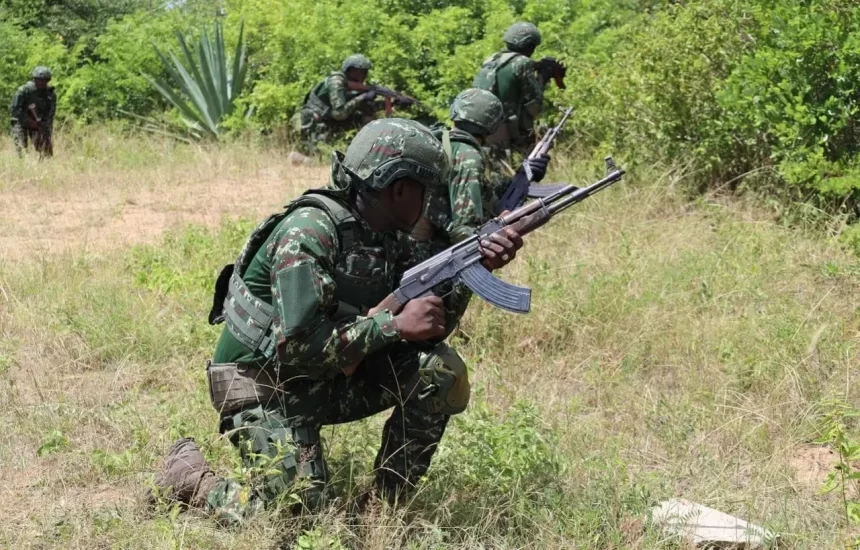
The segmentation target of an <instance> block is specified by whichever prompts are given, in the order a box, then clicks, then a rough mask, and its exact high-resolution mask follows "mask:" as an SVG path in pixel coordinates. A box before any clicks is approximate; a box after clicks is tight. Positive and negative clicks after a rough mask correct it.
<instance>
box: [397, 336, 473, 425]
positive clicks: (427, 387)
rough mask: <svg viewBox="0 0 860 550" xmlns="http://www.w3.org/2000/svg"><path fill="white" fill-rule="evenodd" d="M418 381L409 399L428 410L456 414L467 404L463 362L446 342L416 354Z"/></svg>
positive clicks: (467, 389)
mask: <svg viewBox="0 0 860 550" xmlns="http://www.w3.org/2000/svg"><path fill="white" fill-rule="evenodd" d="M418 361H419V367H418V373H417V378H418V380H417V384H416V387H415V390H414V393H413V397H412V398H411V399H410V401H413V402H415V403H416V404H418V405H419V406H420V407H421V408H422V409H425V410H427V411H428V412H431V413H441V414H446V415H452V414H459V413H461V412H463V411H465V410H466V406H468V404H469V395H470V393H471V386H470V385H469V372H468V370H467V368H466V363H465V362H464V361H463V359H462V358H461V357H460V356H459V355H458V354H457V352H456V351H455V350H454V348H452V347H450V346H448V345H447V344H445V343H442V344H439V345H438V346H436V347H435V348H433V349H432V350H431V351H429V352H426V351H422V352H421V353H420V354H419V358H418Z"/></svg>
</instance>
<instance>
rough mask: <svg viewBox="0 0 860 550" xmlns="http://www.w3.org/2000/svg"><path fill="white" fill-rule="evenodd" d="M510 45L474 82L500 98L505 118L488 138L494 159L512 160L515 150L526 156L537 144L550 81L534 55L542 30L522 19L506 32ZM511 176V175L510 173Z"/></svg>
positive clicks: (488, 62) (488, 61)
mask: <svg viewBox="0 0 860 550" xmlns="http://www.w3.org/2000/svg"><path fill="white" fill-rule="evenodd" d="M502 39H503V40H504V42H505V45H506V48H505V49H504V50H502V51H500V52H496V53H494V54H493V55H491V56H490V57H488V58H487V59H486V60H484V63H483V64H482V65H481V69H480V70H479V71H478V74H477V76H476V77H475V80H474V82H473V86H474V87H475V88H480V89H482V90H487V91H489V92H492V93H493V95H495V96H496V97H498V98H499V100H500V101H501V102H502V106H503V107H504V121H503V123H502V124H501V125H500V126H499V128H498V130H497V131H496V132H494V133H493V135H491V136H488V137H487V145H488V146H489V147H490V149H491V151H492V153H493V157H494V159H497V160H505V161H506V162H507V163H508V164H510V163H511V153H518V154H521V155H523V156H525V154H527V153H528V150H529V148H530V147H531V146H532V145H534V143H535V141H536V140H535V136H534V126H535V119H537V117H538V116H539V115H540V113H541V110H542V109H543V103H544V98H543V93H544V88H545V86H546V81H545V80H544V79H542V78H540V77H539V74H538V65H537V64H536V63H535V62H534V61H532V59H531V57H532V55H533V54H534V51H535V49H536V48H537V47H538V46H539V45H540V43H541V35H540V31H539V30H538V29H537V27H535V26H534V25H533V24H531V23H524V22H518V23H514V24H513V25H511V26H510V27H509V28H508V29H507V30H506V31H505V33H504V35H502ZM509 175H510V174H509Z"/></svg>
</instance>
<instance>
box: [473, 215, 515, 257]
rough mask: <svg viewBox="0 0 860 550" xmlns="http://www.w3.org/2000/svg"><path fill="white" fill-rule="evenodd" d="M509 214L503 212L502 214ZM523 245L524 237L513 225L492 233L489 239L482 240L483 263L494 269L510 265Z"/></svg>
mask: <svg viewBox="0 0 860 550" xmlns="http://www.w3.org/2000/svg"><path fill="white" fill-rule="evenodd" d="M505 214H507V211H506V212H503V213H502V215H505ZM522 247H523V238H522V237H521V236H520V234H519V233H517V231H516V230H515V229H514V228H512V227H505V228H504V229H503V230H502V231H500V232H498V233H493V234H492V235H490V237H489V239H484V240H482V241H481V254H483V256H484V259H483V260H482V261H481V263H482V264H483V265H484V267H486V268H487V269H489V270H490V271H494V270H496V269H500V268H502V267H504V266H506V265H508V264H509V263H510V262H511V261H513V259H514V258H515V257H516V256H517V250H519V249H520V248H522Z"/></svg>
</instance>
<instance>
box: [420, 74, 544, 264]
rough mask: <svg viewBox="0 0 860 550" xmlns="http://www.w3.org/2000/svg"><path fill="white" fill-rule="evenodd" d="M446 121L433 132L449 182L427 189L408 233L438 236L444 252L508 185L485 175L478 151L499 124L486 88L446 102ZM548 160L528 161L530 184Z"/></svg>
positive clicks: (497, 105)
mask: <svg viewBox="0 0 860 550" xmlns="http://www.w3.org/2000/svg"><path fill="white" fill-rule="evenodd" d="M450 118H451V121H452V123H453V125H454V127H453V128H452V129H450V130H449V129H447V128H446V127H445V126H442V125H440V126H437V127H434V128H433V133H434V135H435V136H437V137H438V139H439V140H440V141H441V142H442V147H443V149H444V150H445V153H446V154H447V155H448V159H449V160H450V162H451V170H450V172H449V174H448V180H447V182H446V184H445V185H444V186H441V187H434V188H431V189H430V190H428V199H427V201H426V203H425V212H424V216H423V217H422V218H421V220H419V222H418V224H417V225H416V227H415V230H414V231H413V233H412V236H413V238H414V239H415V240H416V241H419V242H421V241H428V240H430V239H439V238H441V239H442V241H443V243H442V245H441V246H442V247H443V248H444V247H447V246H450V244H453V243H456V242H459V241H460V240H462V239H464V238H466V237H468V236H470V235H472V234H473V233H474V231H475V230H476V229H477V228H478V227H479V226H480V225H481V224H483V223H484V222H486V221H488V220H489V219H490V218H491V217H492V216H493V212H494V211H495V208H496V202H497V201H498V199H499V197H501V195H502V194H504V192H505V190H506V189H507V186H508V185H509V184H510V181H511V180H510V178H509V177H499V176H497V175H494V174H492V173H491V172H490V166H489V162H488V159H487V157H486V154H485V153H484V149H483V148H482V146H483V145H484V143H485V140H486V139H487V137H488V136H490V135H492V134H494V133H495V132H496V131H497V130H498V129H499V126H500V125H501V124H502V121H503V120H504V112H503V107H502V103H501V102H500V101H499V99H498V98H497V97H496V96H494V95H493V94H491V93H490V92H488V91H486V90H480V89H477V88H470V89H468V90H465V91H463V92H461V93H460V94H459V95H457V97H456V98H455V99H454V101H453V103H451V110H450ZM548 162H549V157H548V156H543V157H540V158H536V159H532V160H531V161H529V163H530V164H531V167H532V171H533V173H534V179H535V181H540V180H541V179H543V176H544V175H545V174H546V170H547V164H548ZM419 246H421V245H419ZM436 248H438V247H436ZM434 251H435V249H434Z"/></svg>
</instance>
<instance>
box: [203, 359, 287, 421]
mask: <svg viewBox="0 0 860 550" xmlns="http://www.w3.org/2000/svg"><path fill="white" fill-rule="evenodd" d="M206 380H207V381H208V383H209V399H210V400H211V401H212V406H213V407H214V408H215V410H216V411H218V413H219V414H221V415H224V414H230V413H233V412H236V411H239V410H241V409H244V408H245V407H248V406H249V405H265V404H267V403H268V402H269V401H270V400H271V399H272V398H273V397H275V394H276V393H277V392H278V382H277V380H275V379H273V378H272V376H271V374H270V373H269V371H267V370H266V369H258V368H253V367H248V366H246V365H239V364H237V363H212V362H211V361H207V362H206Z"/></svg>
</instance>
